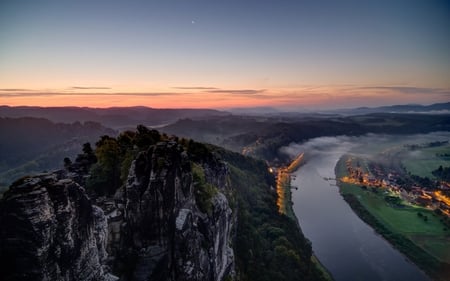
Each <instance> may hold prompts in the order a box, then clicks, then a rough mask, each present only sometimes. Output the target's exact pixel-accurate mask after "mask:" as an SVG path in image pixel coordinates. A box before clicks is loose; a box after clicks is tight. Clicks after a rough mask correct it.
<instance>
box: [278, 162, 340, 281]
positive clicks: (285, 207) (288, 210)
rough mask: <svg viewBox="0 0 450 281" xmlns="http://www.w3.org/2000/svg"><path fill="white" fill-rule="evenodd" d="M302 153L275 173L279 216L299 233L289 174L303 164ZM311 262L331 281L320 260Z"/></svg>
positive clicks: (331, 278) (314, 257)
mask: <svg viewBox="0 0 450 281" xmlns="http://www.w3.org/2000/svg"><path fill="white" fill-rule="evenodd" d="M303 156H304V153H301V154H299V155H297V157H296V158H295V159H294V160H293V161H292V162H291V163H290V164H289V165H288V166H286V167H282V168H279V169H278V171H277V196H278V197H277V205H278V210H279V212H280V213H281V214H284V215H286V216H287V217H288V218H290V219H291V220H293V221H295V223H296V224H297V226H298V228H299V231H301V227H300V224H299V222H298V219H297V217H296V215H295V212H294V208H293V201H292V188H293V187H292V185H291V180H292V178H291V174H292V173H294V172H296V171H297V170H298V169H299V168H300V166H301V165H302V164H303V163H304V162H303ZM311 261H312V263H313V264H314V266H315V267H316V270H317V271H318V272H320V273H321V275H322V276H323V277H324V279H325V280H327V281H333V280H334V279H333V277H332V275H331V273H330V271H329V270H328V269H327V268H326V267H325V266H324V265H323V264H322V263H321V262H320V260H319V259H318V258H317V257H316V256H315V255H314V254H313V255H312V256H311Z"/></svg>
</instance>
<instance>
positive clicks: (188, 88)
mask: <svg viewBox="0 0 450 281" xmlns="http://www.w3.org/2000/svg"><path fill="white" fill-rule="evenodd" d="M172 89H178V90H219V88H216V87H172Z"/></svg>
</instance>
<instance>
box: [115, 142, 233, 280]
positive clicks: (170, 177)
mask: <svg viewBox="0 0 450 281" xmlns="http://www.w3.org/2000/svg"><path fill="white" fill-rule="evenodd" d="M205 171H208V173H209V174H211V175H212V174H214V176H211V177H210V178H211V179H215V181H216V182H213V181H211V184H214V185H215V186H216V187H217V188H218V189H219V192H218V193H217V194H216V195H215V196H214V198H212V212H211V214H209V215H208V214H205V213H202V212H201V211H200V210H199V208H198V207H197V204H196V201H195V194H194V192H195V187H194V183H193V180H192V173H191V163H190V161H189V159H188V156H187V155H186V153H184V152H182V150H181V148H180V147H179V146H178V145H177V144H175V143H160V144H158V145H157V146H155V147H153V148H151V149H150V150H149V151H148V152H146V153H141V154H140V155H139V156H138V157H137V159H136V160H135V161H134V163H133V164H132V167H131V169H130V172H129V176H128V181H127V184H126V191H125V194H126V204H125V221H126V225H125V226H124V229H123V230H124V242H123V244H124V248H126V249H128V250H129V251H128V253H127V255H126V260H133V259H134V260H136V267H135V268H134V269H132V270H131V271H130V273H129V275H128V278H129V279H130V280H149V279H150V280H222V279H223V277H225V276H226V275H231V276H232V275H233V271H234V264H233V261H234V258H233V250H232V248H231V247H230V245H231V240H232V237H231V229H232V228H233V225H234V220H235V219H234V216H233V215H232V212H231V209H230V207H229V204H228V201H227V198H226V197H225V196H224V195H223V194H222V193H221V192H220V191H224V190H225V189H228V188H230V187H228V186H227V185H226V180H222V181H221V182H220V184H221V185H218V183H219V181H220V179H221V178H223V179H225V178H226V167H225V165H224V164H221V165H218V167H216V168H215V169H214V170H213V169H211V168H209V167H206V168H205ZM222 173H223V174H222ZM205 174H207V173H206V172H205ZM207 178H208V177H207ZM207 180H208V179H207Z"/></svg>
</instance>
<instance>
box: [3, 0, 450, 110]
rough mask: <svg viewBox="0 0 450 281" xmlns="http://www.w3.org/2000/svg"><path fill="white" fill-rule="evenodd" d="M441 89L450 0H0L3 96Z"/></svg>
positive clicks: (332, 94)
mask: <svg viewBox="0 0 450 281" xmlns="http://www.w3.org/2000/svg"><path fill="white" fill-rule="evenodd" d="M448 101H450V1H448V0H442V1H439V0H396V1H392V0H378V1H369V0H367V1H360V0H353V1H349V0H342V1H334V0H333V1H325V0H315V1H314V0H311V1H303V0H293V1H290V0H274V1H267V0H258V1H253V0H240V1H235V0H158V1H157V0H154V1H153V0H147V1H143V0H142V1H137V0H129V1H125V0H121V1H119V0H89V1H82V0H77V1H73V0H1V1H0V104H2V105H30V106H34V105H38V106H66V105H67V106H91V107H111V106H133V105H140V106H149V107H155V108H180V107H191V108H207V107H208V108H232V107H260V106H271V107H279V108H289V109H328V108H348V107H357V106H379V105H389V104H406V103H408V104H411V103H418V104H431V103H437V102H448Z"/></svg>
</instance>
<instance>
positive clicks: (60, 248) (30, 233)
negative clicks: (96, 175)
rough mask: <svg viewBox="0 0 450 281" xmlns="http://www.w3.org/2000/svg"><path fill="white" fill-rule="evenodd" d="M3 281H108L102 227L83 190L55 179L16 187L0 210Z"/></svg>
mask: <svg viewBox="0 0 450 281" xmlns="http://www.w3.org/2000/svg"><path fill="white" fill-rule="evenodd" d="M0 224H1V226H2V228H1V232H0V240H1V245H0V260H1V265H2V266H1V267H0V268H1V269H0V276H2V279H3V280H75V279H77V280H108V279H109V277H110V276H109V275H108V274H106V273H105V271H104V270H103V267H102V262H103V260H104V259H105V257H106V252H105V247H106V243H105V242H106V237H105V234H106V231H107V225H106V220H105V216H104V214H103V211H102V210H101V209H100V208H98V207H95V206H92V204H91V202H90V200H89V198H88V197H87V196H86V193H85V192H84V189H83V188H82V187H80V186H79V185H78V184H76V183H75V182H73V181H71V180H67V179H62V180H59V179H57V177H56V175H54V174H44V175H40V176H36V177H31V178H25V179H23V180H21V181H19V182H16V183H15V184H14V185H13V186H12V187H11V189H10V190H9V191H8V192H7V193H6V194H5V196H4V198H3V199H2V202H1V205H0Z"/></svg>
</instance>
